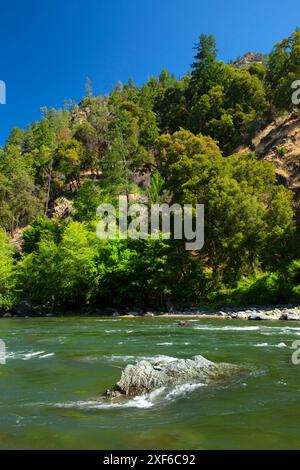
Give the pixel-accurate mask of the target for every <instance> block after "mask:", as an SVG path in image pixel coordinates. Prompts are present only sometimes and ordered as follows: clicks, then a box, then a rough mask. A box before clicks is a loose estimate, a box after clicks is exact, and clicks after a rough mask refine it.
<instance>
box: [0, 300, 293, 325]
mask: <svg viewBox="0 0 300 470" xmlns="http://www.w3.org/2000/svg"><path fill="white" fill-rule="evenodd" d="M70 315H72V316H74V315H76V316H79V317H80V316H81V317H119V318H140V317H147V318H151V317H160V318H170V319H171V318H172V319H178V320H187V321H188V320H192V319H228V320H250V321H268V320H277V321H278V320H282V321H289V320H290V321H300V306H293V305H277V306H246V307H243V308H242V307H225V308H223V309H220V310H218V309H213V308H212V309H208V308H206V309H201V308H196V307H192V308H181V309H177V310H175V309H174V310H172V311H168V312H166V311H147V310H140V309H138V310H131V309H130V308H122V309H121V308H109V307H107V308H103V309H100V308H93V307H84V308H78V309H74V308H73V309H70V310H63V309H60V308H49V307H48V306H47V307H45V306H44V307H39V306H33V305H32V304H31V303H30V302H28V301H22V302H20V303H19V304H18V305H17V306H16V307H15V308H14V309H13V310H12V311H10V312H0V317H2V318H10V317H17V318H32V317H62V316H66V317H68V316H70Z"/></svg>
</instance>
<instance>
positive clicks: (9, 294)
mask: <svg viewBox="0 0 300 470" xmlns="http://www.w3.org/2000/svg"><path fill="white" fill-rule="evenodd" d="M15 299H16V294H15V277H14V260H13V249H12V246H11V244H10V243H9V240H8V237H7V235H6V234H5V232H4V231H3V230H2V229H0V310H8V309H9V308H11V307H12V306H13V304H14V301H15Z"/></svg>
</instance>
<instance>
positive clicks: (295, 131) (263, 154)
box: [238, 110, 300, 222]
mask: <svg viewBox="0 0 300 470" xmlns="http://www.w3.org/2000/svg"><path fill="white" fill-rule="evenodd" d="M249 151H254V152H255V153H256V154H257V155H258V157H259V158H261V159H264V160H267V161H270V162H272V163H274V164H275V167H276V175H277V180H278V182H279V183H280V184H283V185H285V186H286V187H287V188H289V189H291V190H292V191H293V192H294V193H295V199H296V200H299V199H300V176H299V175H300V114H299V111H298V112H297V111H296V110H295V111H294V112H293V113H291V114H286V115H284V116H281V117H279V118H277V119H276V120H274V121H272V122H271V123H270V124H268V125H267V126H266V127H264V128H263V129H262V130H261V131H260V132H258V133H257V135H256V136H255V137H254V138H253V139H252V142H251V145H250V147H241V148H239V149H238V153H243V152H249ZM296 212H297V216H298V217H297V218H298V221H299V222H300V213H299V209H298V210H297V211H296Z"/></svg>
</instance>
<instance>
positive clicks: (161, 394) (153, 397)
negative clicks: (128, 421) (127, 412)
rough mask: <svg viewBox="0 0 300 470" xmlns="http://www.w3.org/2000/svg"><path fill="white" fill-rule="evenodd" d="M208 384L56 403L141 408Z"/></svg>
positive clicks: (86, 407) (57, 405) (95, 407)
mask: <svg viewBox="0 0 300 470" xmlns="http://www.w3.org/2000/svg"><path fill="white" fill-rule="evenodd" d="M205 386H206V384H202V383H198V384H193V383H185V384H182V385H176V386H175V387H174V388H173V389H171V390H169V391H168V392H167V393H166V389H165V387H161V388H158V389H156V390H154V391H153V392H150V393H146V394H144V395H138V396H136V397H134V398H130V399H127V400H126V399H124V401H120V402H108V401H106V400H104V399H102V400H101V399H100V400H88V401H73V402H68V403H55V405H54V406H55V408H77V409H80V410H109V409H112V408H115V409H120V408H140V409H148V408H152V407H153V406H155V405H158V404H160V403H163V402H164V401H165V402H170V401H174V400H176V399H178V398H180V397H182V396H185V395H187V394H188V393H191V392H194V391H195V390H197V389H199V388H201V387H205Z"/></svg>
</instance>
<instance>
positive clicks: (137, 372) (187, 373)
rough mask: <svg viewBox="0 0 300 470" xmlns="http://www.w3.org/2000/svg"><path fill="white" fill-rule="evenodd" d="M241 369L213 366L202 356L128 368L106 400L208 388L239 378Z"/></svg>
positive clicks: (146, 362)
mask: <svg viewBox="0 0 300 470" xmlns="http://www.w3.org/2000/svg"><path fill="white" fill-rule="evenodd" d="M242 370H243V368H242V367H240V366H236V365H232V364H226V363H220V364H216V363H214V362H211V361H209V360H208V359H205V358H204V357H202V356H194V357H193V358H192V359H171V358H169V359H168V360H159V361H140V362H138V363H137V364H135V365H128V366H127V367H126V368H125V369H124V371H123V372H122V376H121V379H120V380H119V381H118V382H117V383H116V385H115V386H114V388H113V389H112V390H107V391H106V395H105V396H106V397H107V398H119V397H122V396H123V397H124V396H136V395H142V394H144V393H149V392H152V391H153V390H156V389H159V388H161V387H171V386H174V385H180V384H184V383H188V382H193V383H203V384H209V383H211V382H217V381H220V380H223V379H226V378H229V377H230V376H232V375H234V374H237V373H239V372H241V371H242Z"/></svg>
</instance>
